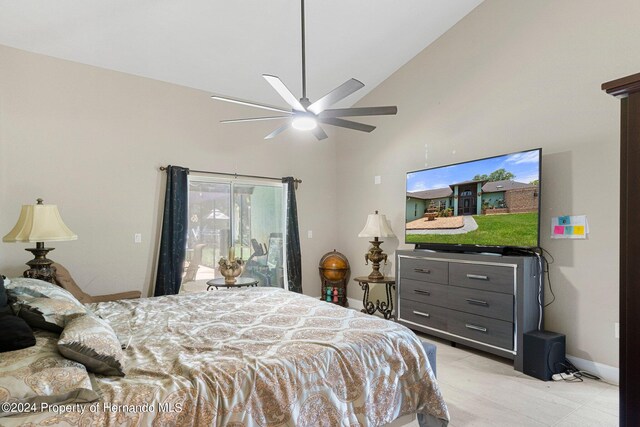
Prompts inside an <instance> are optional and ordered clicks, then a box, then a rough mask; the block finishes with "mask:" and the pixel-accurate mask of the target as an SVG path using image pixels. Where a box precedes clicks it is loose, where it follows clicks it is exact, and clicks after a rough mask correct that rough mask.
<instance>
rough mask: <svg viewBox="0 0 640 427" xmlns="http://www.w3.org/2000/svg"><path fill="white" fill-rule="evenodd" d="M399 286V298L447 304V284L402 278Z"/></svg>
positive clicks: (433, 303)
mask: <svg viewBox="0 0 640 427" xmlns="http://www.w3.org/2000/svg"><path fill="white" fill-rule="evenodd" d="M399 288H400V298H403V299H407V300H411V301H418V302H423V303H426V304H432V305H439V306H445V305H446V304H447V288H448V286H447V285H439V284H437V283H430V282H422V281H420V280H412V279H404V278H403V279H400V284H399Z"/></svg>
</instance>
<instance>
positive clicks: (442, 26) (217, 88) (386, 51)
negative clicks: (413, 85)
mask: <svg viewBox="0 0 640 427" xmlns="http://www.w3.org/2000/svg"><path fill="white" fill-rule="evenodd" d="M481 2H482V0H455V1H452V0H307V1H306V2H305V9H306V32H307V42H306V50H307V96H308V97H309V99H311V101H313V100H315V99H318V98H319V97H321V96H322V95H324V94H325V93H327V92H329V91H330V90H332V89H334V88H335V87H337V86H338V85H340V84H342V83H343V82H345V81H346V80H347V79H349V78H352V77H353V78H356V79H358V80H360V81H362V82H363V83H364V84H365V87H364V88H363V89H361V90H359V91H358V92H356V93H355V94H354V95H351V96H350V97H348V98H347V99H345V100H344V101H343V102H342V103H340V104H336V106H342V107H344V106H349V105H352V104H353V103H355V102H356V101H357V100H359V99H360V98H362V97H363V96H364V95H365V94H366V93H368V92H369V91H370V90H371V89H373V88H374V87H376V86H377V85H378V84H380V83H381V82H382V81H383V80H385V79H386V78H387V77H389V76H390V75H391V74H392V73H393V72H394V71H396V70H397V69H398V68H400V67H401V66H402V65H404V64H405V63H406V62H407V61H409V60H410V59H411V58H413V57H414V56H415V55H416V54H418V52H420V51H421V50H422V49H424V48H425V47H426V46H428V45H429V44H430V43H431V42H433V41H434V40H436V39H437V38H438V37H439V36H440V35H442V34H443V33H444V32H446V31H447V30H448V29H449V28H451V27H452V26H453V25H454V24H455V23H456V22H458V21H459V20H460V19H461V18H463V17H464V16H465V15H466V14H468V13H469V12H470V11H471V10H473V9H474V8H475V7H476V6H477V5H478V4H480V3H481ZM300 37H301V36H300V1H299V0H190V1H177V0H107V1H105V0H83V1H77V0H55V1H51V0H20V1H15V0H0V44H3V45H7V46H11V47H15V48H19V49H23V50H27V51H31V52H36V53H41V54H45V55H50V56H54V57H58V58H63V59H68V60H72V61H76V62H80V63H84V64H90V65H95V66H99V67H103V68H107V69H112V70H117V71H123V72H126V73H131V74H135V75H139V76H144V77H150V78H153V79H157V80H162V81H167V82H172V83H177V84H180V85H184V86H189V87H193V88H198V89H203V90H205V91H208V92H210V93H211V94H219V95H227V96H232V97H235V98H241V99H247V100H253V101H256V102H262V103H268V104H273V105H281V106H285V104H284V102H283V101H282V100H281V99H280V98H279V96H278V95H277V94H276V93H275V91H274V90H273V89H272V88H271V87H270V86H269V85H268V84H267V82H266V81H265V80H264V79H263V78H262V77H261V75H262V74H273V75H276V76H279V77H280V78H281V79H282V81H283V82H284V83H285V84H286V85H287V86H288V87H289V89H290V90H291V91H292V92H293V94H294V95H296V96H297V97H298V98H299V97H301V96H302V93H301V92H302V89H301V53H300ZM212 102H213V101H212Z"/></svg>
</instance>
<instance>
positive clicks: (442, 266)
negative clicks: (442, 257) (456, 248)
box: [400, 258, 449, 285]
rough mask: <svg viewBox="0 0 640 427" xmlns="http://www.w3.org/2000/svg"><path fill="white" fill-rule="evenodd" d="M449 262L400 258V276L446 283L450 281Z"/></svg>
mask: <svg viewBox="0 0 640 427" xmlns="http://www.w3.org/2000/svg"><path fill="white" fill-rule="evenodd" d="M447 264H448V263H447V262H446V261H431V260H427V259H417V258H400V277H402V278H407V279H414V280H422V281H425V282H431V283H442V284H444V285H446V284H447V283H448V281H449V267H448V265H447Z"/></svg>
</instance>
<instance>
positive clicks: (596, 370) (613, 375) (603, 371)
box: [567, 355, 620, 385]
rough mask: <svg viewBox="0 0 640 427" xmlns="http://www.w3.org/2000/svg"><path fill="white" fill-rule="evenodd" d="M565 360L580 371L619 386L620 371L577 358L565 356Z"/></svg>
mask: <svg viewBox="0 0 640 427" xmlns="http://www.w3.org/2000/svg"><path fill="white" fill-rule="evenodd" d="M567 359H569V361H570V362H571V363H573V364H574V365H575V367H576V368H578V369H580V370H581V371H587V372H589V373H591V374H594V375H597V376H599V377H600V378H602V379H603V380H604V381H606V382H608V383H612V384H616V385H617V384H620V369H619V368H614V367H613V366H609V365H605V364H604V363H598V362H592V361H591V360H585V359H580V358H579V357H575V356H570V355H567Z"/></svg>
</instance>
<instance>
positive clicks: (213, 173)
mask: <svg viewBox="0 0 640 427" xmlns="http://www.w3.org/2000/svg"><path fill="white" fill-rule="evenodd" d="M160 170H161V171H166V170H167V168H166V167H165V166H160ZM189 172H195V173H206V174H210V175H224V176H232V177H234V178H238V177H242V178H257V179H270V180H272V181H280V182H282V178H274V177H272V176H260V175H243V174H241V173H228V172H212V171H199V170H195V169H189ZM293 182H294V183H295V185H296V188H297V187H298V184H302V180H301V179H294V180H293Z"/></svg>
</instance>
